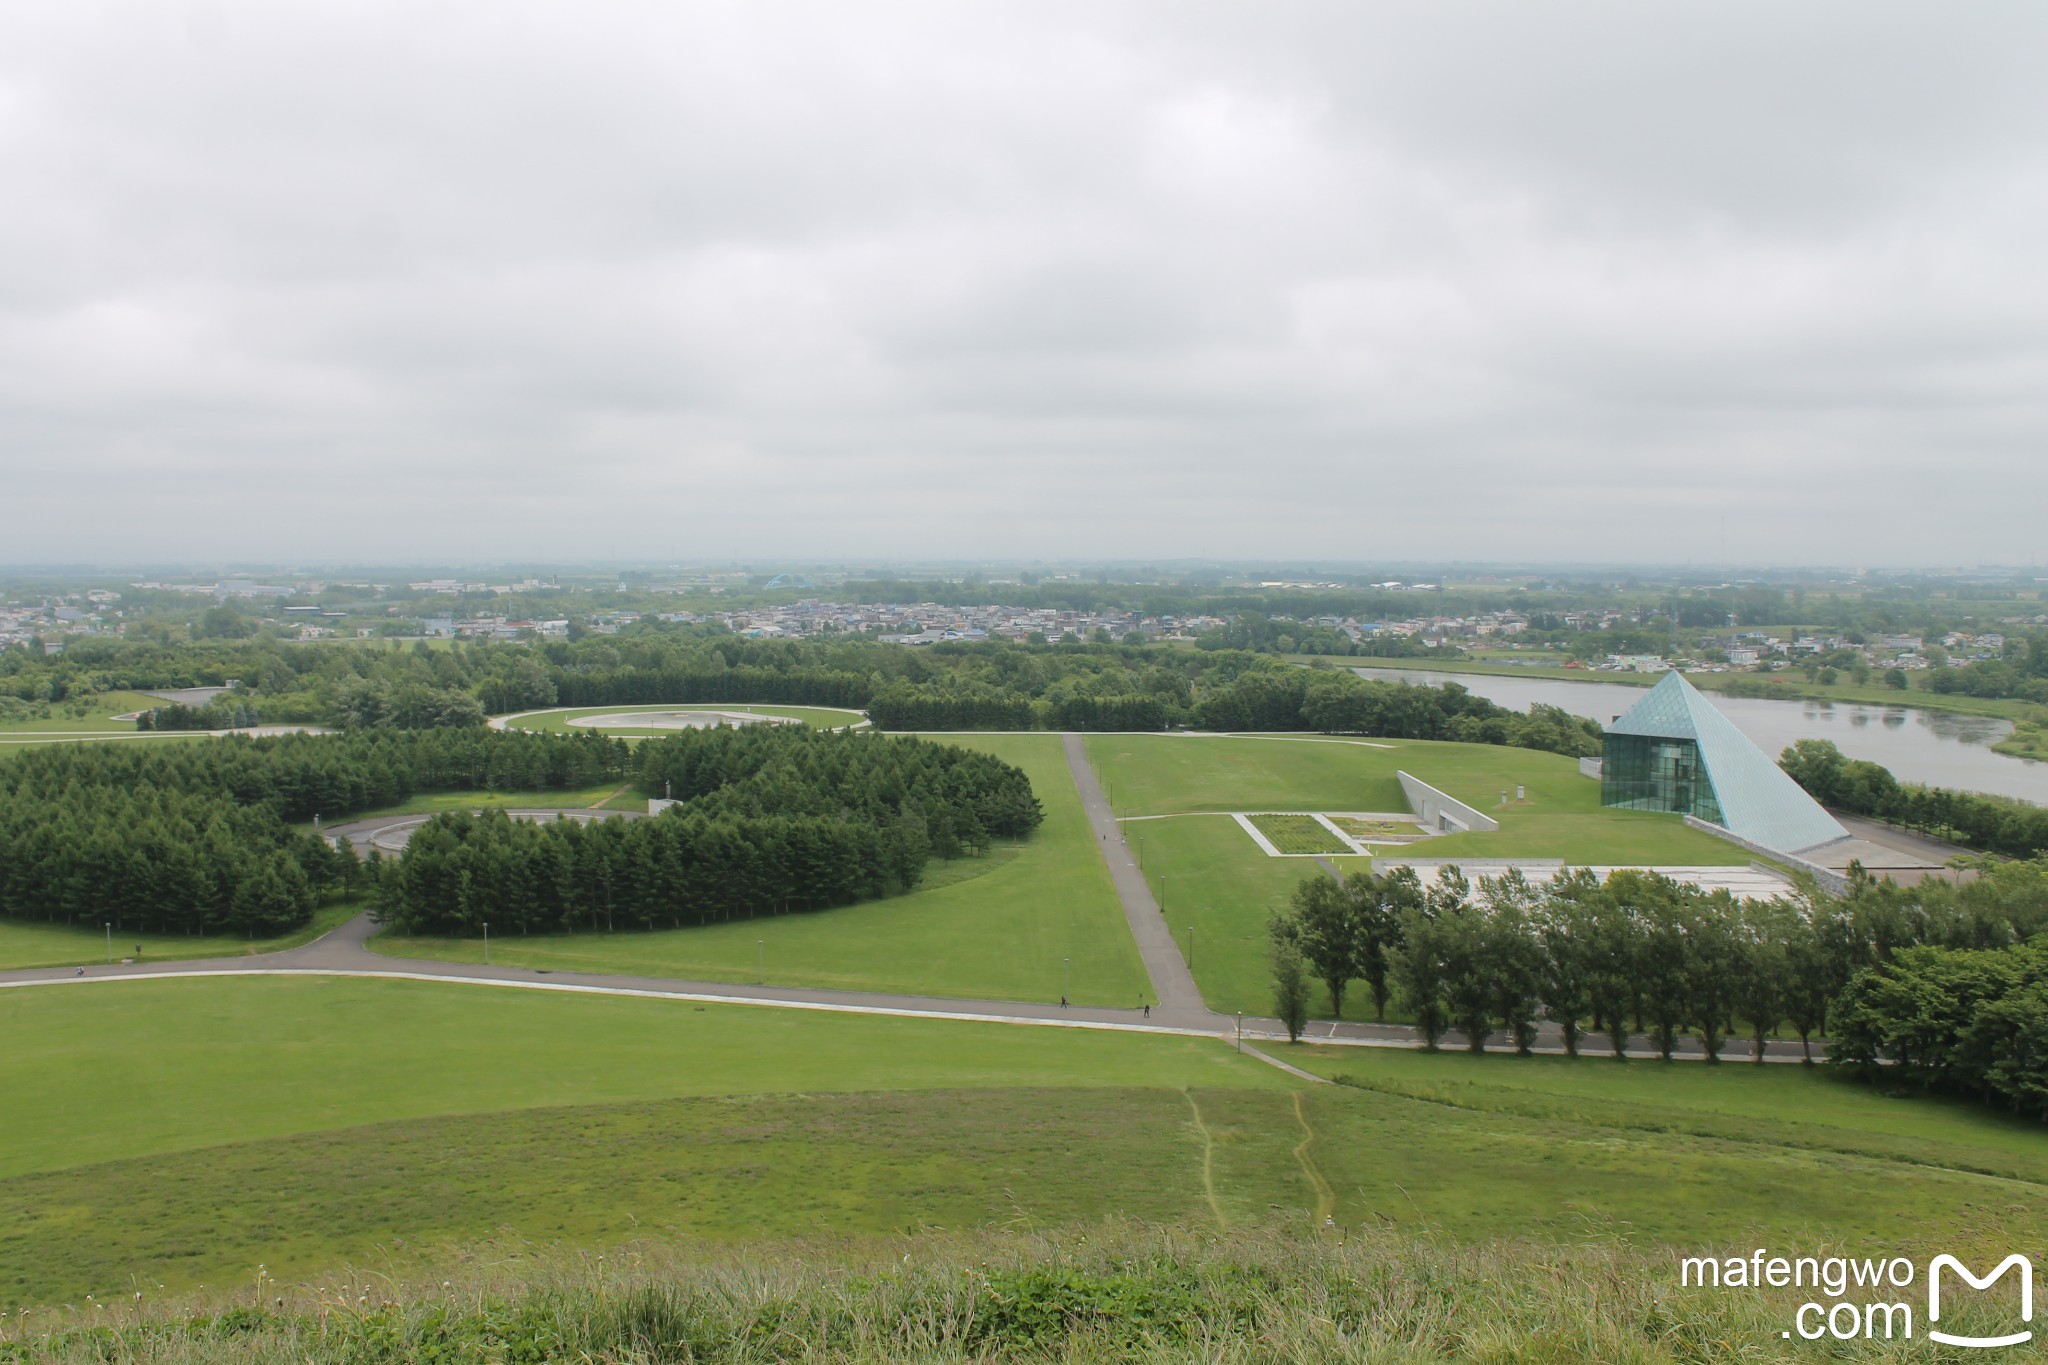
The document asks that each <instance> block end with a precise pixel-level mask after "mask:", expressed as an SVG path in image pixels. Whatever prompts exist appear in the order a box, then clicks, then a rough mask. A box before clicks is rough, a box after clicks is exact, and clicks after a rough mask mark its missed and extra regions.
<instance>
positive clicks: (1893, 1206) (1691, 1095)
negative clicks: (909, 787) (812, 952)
mask: <svg viewBox="0 0 2048 1365" xmlns="http://www.w3.org/2000/svg"><path fill="white" fill-rule="evenodd" d="M0 1027H4V1028H5V1030H6V1036H7V1037H8V1038H9V1039H10V1041H11V1043H12V1044H13V1046H11V1047H10V1048H9V1049H8V1050H7V1051H6V1052H5V1053H4V1054H0V1090H4V1093H7V1094H8V1095H9V1096H10V1097H11V1100H12V1101H13V1103H12V1104H11V1107H10V1114H11V1118H10V1122H9V1124H8V1125H7V1127H6V1129H5V1132H4V1137H0V1211H4V1212H5V1214H6V1217H7V1220H8V1231H7V1234H6V1235H5V1236H4V1237H0V1297H7V1298H11V1299H14V1300H15V1301H16V1302H17V1303H19V1302H24V1301H26V1302H37V1301H50V1300H57V1299H63V1300H65V1301H70V1302H82V1299H81V1298H80V1296H81V1295H82V1294H84V1293H86V1292H93V1293H96V1294H100V1295H106V1294H109V1293H113V1292H120V1291H122V1290H123V1288H124V1286H126V1285H128V1284H130V1283H131V1281H132V1282H135V1283H140V1284H145V1285H149V1286H152V1287H153V1286H154V1285H155V1284H157V1283H164V1284H167V1285H170V1286H172V1287H190V1286H193V1285H198V1284H210V1285H232V1284H235V1283H245V1282H246V1281H247V1280H248V1279H249V1277H250V1276H252V1275H253V1273H254V1270H255V1266H256V1265H257V1264H258V1263H261V1264H264V1265H266V1266H268V1267H269V1268H270V1272H271V1273H272V1274H273V1275H276V1276H278V1277H280V1278H284V1279H290V1278H292V1277H294V1276H298V1275H304V1274H310V1273H313V1272H314V1271H316V1270H319V1269H322V1268H325V1267H333V1266H335V1265H337V1264H338V1263H340V1262H342V1261H345V1260H354V1261H356V1262H357V1263H363V1262H369V1263H372V1264H376V1265H378V1266H380V1267H387V1266H389V1267H396V1268H403V1267H404V1266H406V1265H409V1264H413V1263H415V1262H419V1261H422V1260H431V1259H432V1258H433V1257H435V1256H440V1255H445V1254H446V1251H447V1248H448V1247H449V1246H450V1245H451V1244H455V1243H460V1242H465V1241H474V1240H476V1239H479V1238H490V1239H493V1240H494V1241H495V1243H496V1244H497V1245H498V1246H499V1247H501V1248H507V1247H523V1248H524V1249H525V1250H524V1252H522V1253H521V1254H526V1253H530V1252H531V1251H532V1250H533V1249H535V1248H534V1244H543V1245H544V1244H547V1243H554V1242H561V1243H568V1244H575V1245H591V1244H597V1245H603V1244H606V1243H617V1242H621V1241H624V1240H627V1239H630V1238H633V1237H638V1236H662V1237H666V1236H676V1237H681V1238H684V1239H686V1240H688V1241H694V1242H705V1241H708V1242H712V1243H731V1242H740V1241H748V1240H754V1239H759V1238H777V1237H795V1236H807V1237H818V1236H825V1237H828V1238H829V1237H843V1236H853V1235H863V1234H891V1233H907V1232H918V1231H923V1230H930V1229H955V1230H958V1229H969V1228H974V1227H984V1226H991V1225H1000V1226H1004V1227H1009V1228H1019V1229H1028V1228H1033V1227H1044V1226H1058V1225H1072V1224H1075V1223H1082V1224H1085V1223H1087V1222H1089V1221H1090V1220H1094V1219H1099V1218H1102V1217H1104V1216H1105V1215H1110V1214H1118V1215H1123V1216H1128V1217H1135V1218H1142V1219H1147V1220H1153V1221H1158V1222H1164V1223H1169V1224H1181V1225H1186V1226H1189V1227H1196V1228H1207V1229H1211V1230H1222V1231H1224V1232H1234V1231H1240V1230H1251V1229H1256V1228H1258V1227H1261V1226H1263V1225H1267V1224H1270V1223H1271V1222H1273V1221H1274V1220H1276V1219H1291V1220H1298V1221H1297V1226H1301V1225H1303V1224H1306V1223H1310V1222H1311V1221H1312V1222H1313V1223H1320V1222H1321V1220H1322V1219H1323V1218H1324V1217H1328V1218H1330V1219H1331V1220H1332V1221H1333V1223H1334V1224H1335V1232H1334V1233H1333V1234H1332V1235H1334V1236H1345V1235H1349V1234H1350V1233H1351V1232H1354V1231H1355V1232H1357V1233H1359V1234H1362V1235H1373V1234H1381V1235H1394V1234H1409V1233H1420V1234H1422V1235H1424V1236H1433V1237H1440V1238H1448V1239H1451V1240H1453V1241H1467V1240H1476V1239H1484V1238H1492V1237H1499V1236H1520V1237H1533V1238H1537V1239H1544V1240H1552V1241H1559V1242H1564V1243H1567V1244H1584V1243H1586V1242H1589V1241H1590V1242H1608V1243H1621V1244H1625V1245H1634V1246H1642V1245H1656V1244H1673V1245H1679V1246H1691V1247H1699V1246H1714V1245H1722V1244H1727V1243H1732V1242H1737V1241H1740V1242H1742V1243H1743V1244H1744V1245H1749V1244H1753V1243H1754V1242H1755V1239H1762V1241H1763V1242H1765V1243H1769V1244H1773V1245H1791V1244H1795V1243H1797V1244H1804V1245H1813V1244H1815V1243H1818V1242H1821V1241H1826V1242H1830V1243H1833V1244H1837V1245H1839V1244H1842V1243H1844V1242H1851V1243H1853V1242H1859V1241H1861V1242H1866V1243H1868V1244H1870V1245H1873V1246H1885V1247H1891V1246H1898V1245H1923V1244H1928V1243H1929V1242H1931V1241H1942V1240H1945V1239H1949V1238H1953V1239H1955V1240H1956V1241H1957V1243H1958V1244H1961V1245H1966V1246H1969V1245H1976V1244H1977V1243H1978V1242H1979V1241H1981V1240H1985V1239H1999V1238H2010V1239H2015V1240H2018V1239H2028V1238H2038V1237H2040V1236H2041V1235H2043V1234H2048V1199H2044V1198H2043V1194H2044V1191H2048V1134H2043V1133H2042V1132H2040V1130H2039V1128H2038V1126H2037V1125H2023V1124H2019V1123H2016V1122H2011V1121H2008V1120H2005V1119H2002V1118H2000V1117H1998V1116H1996V1115H1992V1114H1987V1113H1985V1112H1982V1111H1979V1110H1976V1109H1973V1108H1971V1107H1969V1106H1965V1105H1958V1104H1951V1103H1942V1102H1934V1101H1927V1100H1898V1099H1887V1098H1884V1097H1883V1096H1882V1095H1881V1094H1879V1093H1878V1092H1876V1091H1873V1090H1869V1089H1864V1088H1860V1087H1857V1086H1855V1085H1854V1084H1853V1083H1850V1082H1848V1081H1845V1080H1843V1079H1841V1078H1838V1077H1835V1076H1833V1075H1832V1074H1829V1073H1826V1072H1824V1071H1819V1070H1809V1069H1806V1068H1799V1067H1787V1066H1773V1067H1762V1068H1758V1067H1747V1066H1740V1065H1733V1064H1731V1065H1726V1066H1723V1067H1721V1068H1719V1069H1718V1070H1713V1069H1709V1068H1706V1067H1704V1066H1701V1065H1699V1064H1689V1063H1679V1064H1671V1065H1666V1064H1658V1063H1641V1062H1632V1063H1627V1064H1618V1063H1614V1062H1610V1061H1606V1060H1604V1059H1592V1058H1588V1059H1584V1060H1581V1061H1578V1062H1567V1061H1564V1060H1562V1059H1549V1058H1538V1059H1519V1058H1511V1057H1486V1058H1470V1057H1465V1056H1460V1055H1451V1054H1438V1055H1428V1054H1422V1053H1410V1052H1398V1051H1389V1050H1381V1049H1363V1048H1328V1047H1321V1048H1319V1047H1314V1046H1309V1045H1302V1046H1298V1047H1293V1048H1282V1049H1279V1051H1280V1053H1281V1054H1282V1055H1284V1056H1286V1057H1287V1058H1288V1059H1289V1060H1291V1061H1293V1062H1295V1063H1296V1064H1297V1065H1302V1066H1305V1067H1307V1068H1309V1069H1311V1070H1314V1071H1318V1072H1322V1073H1325V1074H1329V1075H1334V1076H1341V1077H1344V1078H1346V1079H1347V1080H1348V1081H1350V1082H1351V1084H1347V1085H1341V1086H1336V1087H1306V1086H1303V1085H1302V1084H1300V1083H1299V1082H1295V1081H1293V1080H1291V1079H1290V1078H1289V1077H1287V1076H1285V1075H1284V1074H1282V1073H1281V1072H1278V1071H1276V1070H1273V1069H1270V1068H1267V1067H1265V1066H1263V1065H1262V1064H1260V1063H1258V1062H1257V1061H1255V1060H1254V1059H1252V1058H1250V1057H1240V1056H1237V1055H1236V1054H1234V1053H1233V1052H1232V1051H1231V1050H1230V1049H1229V1048H1228V1047H1227V1046H1226V1045H1224V1044H1223V1043H1221V1042H1217V1041H1210V1040H1199V1039H1182V1038H1171V1037H1159V1036H1156V1035H1145V1034H1103V1033H1095V1032H1084V1031H1079V1030H1066V1029H1046V1028H1029V1027H1015V1026H1003V1025H966V1024H953V1023H946V1022H942V1021H926V1020H903V1019H891V1018H878V1017H864V1016H847V1015H816V1014H808V1013H804V1012H799V1011H788V1010H774V1009H749V1008H745V1007H738V1006H729V1007H706V1008H702V1009H699V1008H694V1007H690V1006H687V1005H684V1004H680V1003H677V1002H664V1001H645V1000H632V999H619V998H607V997H589V996H573V995H555V994H544V993H536V992H526V991H515V990H509V989H503V988H492V987H481V986H478V987H470V986H457V985H438V984H427V983H413V982H378V981H361V980H342V979H297V978H294V979H288V980H287V979H273V978H266V979H243V980H231V981H204V982H201V981H181V982H141V983H125V984H119V985H107V986H87V987H69V986H67V987H48V988H37V989H34V990H25V991H0ZM81 1077H89V1078H90V1079H89V1080H86V1081H81ZM1304 1215H1306V1218H1304ZM2023 1244H2024V1243H2023Z"/></svg>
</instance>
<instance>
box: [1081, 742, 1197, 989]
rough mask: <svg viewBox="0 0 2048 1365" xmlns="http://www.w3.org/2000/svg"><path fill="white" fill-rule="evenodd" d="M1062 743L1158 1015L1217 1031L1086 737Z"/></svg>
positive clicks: (1090, 829) (1089, 825)
mask: <svg viewBox="0 0 2048 1365" xmlns="http://www.w3.org/2000/svg"><path fill="white" fill-rule="evenodd" d="M1060 743H1061V744H1063V745H1064V746H1065V747H1066V751H1067V771H1068V772H1070V773H1072V774H1073V776H1074V786H1075V787H1076V788H1077V789H1078V790H1079V791H1080V793H1081V807H1082V809H1084V810H1086V811H1087V812H1088V828H1089V831H1090V832H1091V833H1093V834H1094V835H1095V842H1096V846H1097V847H1098V848H1100V849H1101V850H1102V861H1103V862H1104V863H1106V864H1108V866H1109V880H1110V882H1111V883H1112V884H1113V885H1114V886H1115V887H1116V894H1117V899H1118V900H1120V901H1122V902H1123V907H1124V920H1125V922H1127V923H1128V924H1129V925H1130V926H1131V937H1132V938H1133V939H1135V940H1137V944H1138V955H1139V956H1140V957H1142V958H1144V959H1145V975H1147V976H1149V977H1151V978H1152V998H1153V1000H1154V1001H1155V1002H1156V1003H1157V1005H1158V1008H1157V1009H1156V1010H1155V1011H1154V1013H1155V1014H1160V1015H1163V1016H1165V1017H1166V1018H1168V1019H1170V1020H1172V1021H1174V1022H1176V1023H1186V1024H1189V1025H1191V1026H1196V1027H1200V1026H1203V1025H1208V1026H1209V1027H1211V1028H1213V1027H1214V1024H1213V1022H1212V1021H1214V1020H1217V1019H1220V1018H1222V1016H1220V1015H1212V1014H1210V1013H1209V1010H1208V1008H1207V1007H1206V1006H1205V1005H1203V1004H1202V992H1201V991H1200V990H1199V989H1197V988H1196V986H1195V977H1194V973H1192V972H1190V971H1189V970H1188V964H1187V961H1186V959H1184V958H1183V957H1182V956H1181V955H1180V948H1179V946H1178V945H1177V944H1175V943H1174V941H1173V931H1172V930H1171V929H1169V928H1168V927H1167V924H1166V917H1165V916H1164V915H1162V914H1161V913H1160V911H1159V902H1157V901H1155V900H1153V899H1152V888H1151V887H1150V886H1147V885H1146V884H1145V874H1144V873H1143V872H1140V871H1139V870H1138V862H1137V859H1135V858H1133V857H1132V856H1131V849H1130V845H1129V844H1127V843H1125V842H1124V833H1123V829H1122V827H1121V826H1119V825H1118V824H1117V819H1116V812H1115V811H1113V810H1112V809H1111V808H1110V804H1109V798H1108V797H1106V796H1104V795H1103V794H1102V784H1101V783H1100V782H1098V781H1096V779H1095V768H1094V766H1093V765H1092V764H1090V763H1089V762H1088V752H1087V750H1086V749H1085V748H1084V747H1083V746H1082V743H1081V737H1080V736H1079V735H1062V736H1060Z"/></svg>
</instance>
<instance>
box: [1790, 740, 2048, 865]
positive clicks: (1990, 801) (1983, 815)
mask: <svg viewBox="0 0 2048 1365" xmlns="http://www.w3.org/2000/svg"><path fill="white" fill-rule="evenodd" d="M1778 763H1779V766H1781V767H1782V768H1784V770H1785V771H1786V772H1788V773H1790V774H1791V775H1792V780H1793V781H1795V782H1797V783H1798V784H1799V785H1800V786H1802V787H1804V788H1805V789H1806V790H1807V792H1808V793H1809V794H1810V795H1812V797H1813V799H1814V800H1816V801H1818V802H1820V803H1821V804H1822V805H1824V806H1829V807H1832V808H1833V809H1835V810H1840V811H1847V812H1848V813H1849V814H1851V815H1867V816H1870V817H1871V818H1873V819H1877V820H1884V821H1888V822H1889V823H1891V824H1894V825H1902V826H1904V827H1905V828H1907V829H1911V830H1917V831H1919V832H1920V833H1922V834H1927V835H1932V836H1933V837H1935V838H1939V839H1947V840H1950V841H1951V842H1954V843H1959V844H1966V845H1968V846H1969V847H1971V848H1976V849H1982V850H1983V851H1985V852H1987V853H1997V854H2003V855H2004V856H2006V857H2009V858H2032V857H2037V856H2039V855H2040V854H2041V853H2043V852H2044V851H2048V810H2043V809H2042V808H2041V807H2039V806H2034V805H2030V804H2028V803H2026V802H2024V801H2017V800H2014V799H2012V798H2010V797H2001V796H1981V795H1978V794H1977V793H1974V792H1958V791H1950V790H1948V789H1947V788H1945V787H1923V786H1918V785H1914V784H1910V783H1904V782H1900V781H1899V780H1898V779H1897V778H1895V777H1893V776H1892V774H1891V770H1890V769H1888V768H1886V767H1884V766H1883V765H1882V764H1878V763H1870V762H1866V761H1864V760H1862V759H1850V758H1845V757H1844V756H1843V754H1842V751H1841V750H1840V749H1837V748H1836V747H1835V746H1834V744H1833V743H1831V742H1830V741H1828V740H1824V739H1802V740H1800V741H1799V742H1798V743H1796V744H1794V745H1793V746H1792V747H1791V748H1789V749H1787V750H1785V752H1784V753H1783V755H1781V756H1780V758H1779V760H1778Z"/></svg>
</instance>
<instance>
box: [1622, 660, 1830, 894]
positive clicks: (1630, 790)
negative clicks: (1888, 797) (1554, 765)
mask: <svg viewBox="0 0 2048 1365" xmlns="http://www.w3.org/2000/svg"><path fill="white" fill-rule="evenodd" d="M1600 804H1601V805H1603V806H1620V807H1624V808H1626V809H1628V810H1661V811H1676V812H1678V813H1679V814H1681V815H1694V816H1698V817H1699V818H1700V819H1702V820H1705V821H1708V822H1710V823H1712V824H1716V825H1719V826H1721V827H1722V828H1723V829H1726V830H1727V831H1728V832H1729V833H1731V834H1734V835H1737V836H1739V837H1740V838H1743V839H1747V840H1749V841H1750V842H1752V843H1757V844H1762V845H1763V846H1764V847H1766V848H1771V849H1776V850H1778V851H1779V852H1781V853H1798V852H1800V851H1801V850H1804V849H1810V848H1815V847H1818V846H1819V845H1821V844H1831V843H1833V842H1835V840H1837V839H1846V838H1848V837H1849V831H1847V830H1845V829H1843V828H1842V827H1841V825H1839V824H1837V823H1836V822H1835V818H1834V817H1833V816H1832V815H1829V814H1828V813H1827V812H1826V811H1825V810H1823V809H1821V805H1820V803H1819V802H1818V801H1815V800H1814V799H1813V798H1812V797H1811V796H1808V795H1807V794H1806V792H1805V789H1803V788H1802V787H1801V786H1800V785H1799V784H1798V783H1797V782H1794V781H1793V780H1792V779H1791V778H1790V777H1787V776H1786V775H1785V772H1784V770H1783V769H1782V768H1780V767H1779V766H1778V765H1777V764H1776V763H1773V762H1772V761H1771V759H1770V756H1769V755H1768V754H1766V753H1764V751H1763V750H1761V749H1759V748H1757V747H1756V745H1754V744H1752V743H1750V741H1749V737H1748V736H1747V735H1745V734H1743V733H1742V732H1741V731H1740V730H1738V729H1736V728H1735V725H1734V723H1733V722H1732V721H1730V720H1729V719H1728V718H1727V717H1726V716H1724V715H1722V714H1721V713H1720V712H1719V711H1716V710H1715V709H1714V707H1713V705H1712V704H1711V703H1710V702H1708V700H1707V699H1706V698H1705V697H1703V696H1701V695H1700V693H1699V689H1698V688H1696V687H1694V686H1693V685H1692V684H1691V683H1689V682H1687V681H1686V680H1685V678H1684V676H1683V675H1681V674H1679V673H1677V672H1675V671H1674V672H1671V673H1667V674H1665V675H1664V681H1662V682H1660V683H1658V684H1657V685H1656V686H1655V687H1653V688H1651V689H1650V692H1649V695H1648V696H1646V697H1644V698H1643V699H1642V700H1641V701H1639V702H1637V703H1636V704H1635V705H1634V706H1632V707H1630V708H1629V710H1628V713H1627V714H1626V715H1623V716H1622V717H1620V718H1619V719H1617V720H1616V721H1615V722H1614V724H1612V725H1610V726H1608V727H1607V742H1606V748H1605V755H1604V757H1603V759H1602V761H1601V765H1600Z"/></svg>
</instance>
